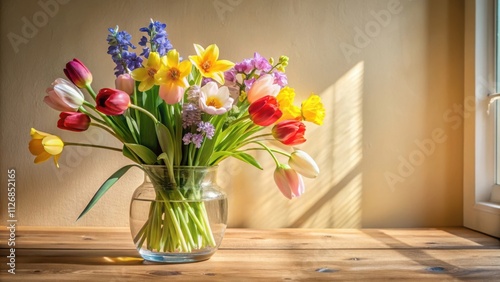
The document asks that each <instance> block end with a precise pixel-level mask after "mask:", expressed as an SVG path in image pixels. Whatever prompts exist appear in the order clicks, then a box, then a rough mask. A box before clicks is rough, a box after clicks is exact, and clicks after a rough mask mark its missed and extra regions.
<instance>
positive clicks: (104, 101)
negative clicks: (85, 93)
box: [95, 88, 130, 116]
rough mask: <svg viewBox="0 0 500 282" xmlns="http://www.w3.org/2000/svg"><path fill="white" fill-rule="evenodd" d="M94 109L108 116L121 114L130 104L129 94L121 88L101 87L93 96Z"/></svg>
mask: <svg viewBox="0 0 500 282" xmlns="http://www.w3.org/2000/svg"><path fill="white" fill-rule="evenodd" d="M95 102H96V107H95V108H96V109H97V110H98V111H99V112H101V113H103V114H105V115H109V116H118V115H121V114H123V113H124V112H125V111H126V110H127V109H128V107H129V106H130V96H129V95H128V94H127V93H126V92H123V91H121V90H117V89H112V88H103V89H101V90H99V93H97V96H96V98H95Z"/></svg>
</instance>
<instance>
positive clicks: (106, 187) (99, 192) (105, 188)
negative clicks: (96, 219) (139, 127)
mask: <svg viewBox="0 0 500 282" xmlns="http://www.w3.org/2000/svg"><path fill="white" fill-rule="evenodd" d="M134 166H136V167H139V168H140V166H138V165H136V164H132V165H126V166H124V167H122V168H120V169H119V170H117V171H116V172H115V173H113V174H112V175H111V176H110V177H109V178H108V179H107V180H106V181H104V183H103V184H102V185H101V187H100V188H99V189H98V190H97V192H96V193H95V195H94V197H92V199H91V200H90V202H89V203H88V204H87V206H86V207H85V209H84V210H83V211H82V213H81V214H80V215H79V216H78V218H77V219H76V220H79V219H80V218H81V217H82V216H84V215H85V214H86V213H87V212H88V211H89V210H90V209H91V208H92V207H93V206H94V205H95V204H96V203H97V201H99V199H100V198H101V197H102V196H103V195H104V193H106V192H107V191H108V190H109V188H111V186H113V185H114V184H115V183H116V181H118V179H120V177H122V176H123V175H124V174H125V173H126V172H127V171H128V170H129V169H130V168H132V167H134Z"/></svg>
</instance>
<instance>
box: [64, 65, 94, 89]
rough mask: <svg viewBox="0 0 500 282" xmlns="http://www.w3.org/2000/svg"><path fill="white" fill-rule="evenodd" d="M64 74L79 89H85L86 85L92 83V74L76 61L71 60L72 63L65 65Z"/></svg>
mask: <svg viewBox="0 0 500 282" xmlns="http://www.w3.org/2000/svg"><path fill="white" fill-rule="evenodd" d="M64 74H65V75H66V76H67V77H68V79H69V80H71V82H73V83H74V84H75V85H76V86H78V87H79V88H85V86H86V85H90V84H91V83H92V73H90V71H89V69H88V68H87V67H86V66H85V65H84V64H83V63H82V62H81V61H80V60H78V59H73V61H70V62H68V63H67V64H66V68H65V69H64Z"/></svg>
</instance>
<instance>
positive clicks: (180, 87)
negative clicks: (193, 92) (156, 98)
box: [155, 49, 191, 105]
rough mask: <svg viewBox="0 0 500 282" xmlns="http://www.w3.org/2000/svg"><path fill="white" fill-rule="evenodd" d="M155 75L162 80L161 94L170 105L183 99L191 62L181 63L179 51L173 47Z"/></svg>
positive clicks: (156, 78) (156, 79) (157, 79)
mask: <svg viewBox="0 0 500 282" xmlns="http://www.w3.org/2000/svg"><path fill="white" fill-rule="evenodd" d="M163 63H166V64H165V65H162V67H161V69H160V70H159V71H158V72H157V73H156V75H155V81H159V82H160V89H159V93H158V94H159V95H160V97H161V98H162V99H163V100H164V101H165V102H166V103H167V104H170V105H173V104H176V103H178V102H180V101H181V100H182V96H183V94H184V89H185V88H186V87H188V83H187V79H186V77H187V76H188V75H189V73H190V72H191V62H190V61H183V62H180V63H179V53H178V52H177V50H175V49H173V50H170V51H168V53H167V59H166V60H165V61H164V62H163Z"/></svg>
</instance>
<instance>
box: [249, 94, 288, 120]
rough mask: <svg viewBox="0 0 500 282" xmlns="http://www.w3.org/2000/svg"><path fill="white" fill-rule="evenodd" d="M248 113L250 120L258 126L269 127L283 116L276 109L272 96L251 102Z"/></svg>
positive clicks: (276, 103) (276, 104)
mask: <svg viewBox="0 0 500 282" xmlns="http://www.w3.org/2000/svg"><path fill="white" fill-rule="evenodd" d="M248 113H249V114H250V119H251V120H252V121H253V122H254V123H255V124H257V125H260V126H268V125H271V124H273V123H275V122H276V121H277V120H278V119H279V118H280V117H281V115H283V113H282V112H281V110H280V109H279V108H278V101H277V100H276V98H275V97H273V96H264V97H262V98H260V99H258V100H257V101H255V102H253V103H252V104H251V105H250V107H249V108H248Z"/></svg>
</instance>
